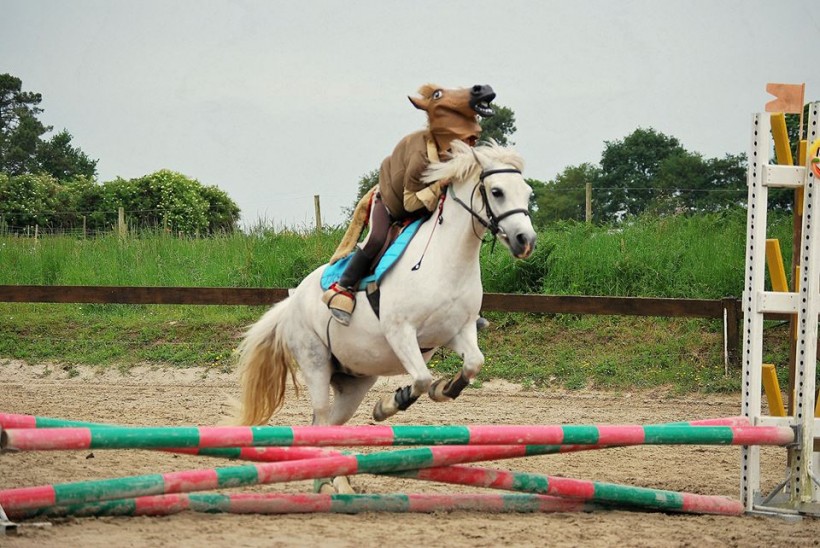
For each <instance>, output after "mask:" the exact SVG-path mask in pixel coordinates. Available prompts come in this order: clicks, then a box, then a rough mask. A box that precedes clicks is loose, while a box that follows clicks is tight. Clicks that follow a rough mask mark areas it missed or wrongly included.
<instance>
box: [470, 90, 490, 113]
mask: <svg viewBox="0 0 820 548" xmlns="http://www.w3.org/2000/svg"><path fill="white" fill-rule="evenodd" d="M493 99H495V92H494V91H493V88H492V87H490V86H486V85H475V86H473V87H472V88H470V108H472V109H473V110H474V111H475V112H476V114H478V115H479V116H482V117H484V118H489V117H490V116H492V115H493V114H494V112H493V109H492V108H490V103H492V102H493Z"/></svg>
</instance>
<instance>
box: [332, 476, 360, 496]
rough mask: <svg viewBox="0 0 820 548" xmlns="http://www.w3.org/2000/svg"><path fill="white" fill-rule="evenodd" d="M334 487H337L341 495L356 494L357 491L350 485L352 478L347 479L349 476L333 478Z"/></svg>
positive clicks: (337, 491)
mask: <svg viewBox="0 0 820 548" xmlns="http://www.w3.org/2000/svg"><path fill="white" fill-rule="evenodd" d="M333 488H334V489H336V493H338V494H340V495H355V494H356V491H355V490H354V489H353V486H352V485H350V480H348V479H347V476H336V477H335V478H333Z"/></svg>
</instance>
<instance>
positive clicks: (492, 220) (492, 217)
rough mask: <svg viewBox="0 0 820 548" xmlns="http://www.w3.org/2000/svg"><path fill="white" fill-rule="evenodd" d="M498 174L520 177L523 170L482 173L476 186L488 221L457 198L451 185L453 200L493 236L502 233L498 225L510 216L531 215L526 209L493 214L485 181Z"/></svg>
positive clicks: (507, 169)
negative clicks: (518, 214) (510, 174)
mask: <svg viewBox="0 0 820 548" xmlns="http://www.w3.org/2000/svg"><path fill="white" fill-rule="evenodd" d="M473 154H474V155H475V151H474V152H473ZM477 159H478V158H477V157H476V160H477ZM497 173H518V174H519V175H521V170H520V169H515V168H512V167H503V168H497V169H487V170H483V171H482V172H481V175H480V176H479V178H478V184H477V185H476V186H477V187H478V189H479V192H480V194H481V201H482V202H483V203H484V209H486V210H487V219H486V220H485V219H484V218H483V217H481V216H480V215H479V214H478V213H476V212H475V211H474V210H473V208H472V207H470V206H469V205H467V204H466V203H464V202H463V201H462V200H461V199H459V197H458V196H456V193H455V191H454V190H453V185H450V196H451V197H452V198H453V200H454V201H455V202H456V203H457V204H458V205H460V206H461V207H463V208H464V209H466V210H467V211H468V212H469V213H470V214H471V215H472V216H473V217H474V218H475V219H476V220H477V221H478V222H479V223H480V224H481V225H482V226H483V227H484V228H486V229H487V230H488V231H490V233H491V234H492V235H493V236H497V235H498V233H499V232H500V231H501V227H500V226H499V225H498V223H499V222H501V221H502V220H504V219H506V218H507V217H509V216H510V215H515V214H516V213H523V214H524V215H526V216H528V217H529V215H530V212H529V210H527V209H525V208H518V209H511V210H509V211H505V212H504V213H502V214H501V215H496V214H495V213H494V212H493V210H492V208H491V207H490V202H489V201H488V200H487V189H486V188H485V186H484V179H486V178H487V177H489V176H490V175H495V174H497ZM473 192H475V189H473Z"/></svg>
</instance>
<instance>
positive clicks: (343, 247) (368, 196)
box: [330, 185, 379, 264]
mask: <svg viewBox="0 0 820 548" xmlns="http://www.w3.org/2000/svg"><path fill="white" fill-rule="evenodd" d="M378 188H379V186H378V185H376V186H374V187H373V188H371V189H370V190H368V191H367V192H365V194H364V196H362V198H361V200H359V203H358V204H356V209H354V210H353V218H352V219H350V224H349V225H347V230H346V231H345V234H344V236H342V241H341V242H339V247H337V248H336V251H335V252H334V253H333V256H332V257H331V258H330V264H333V263H335V262H336V261H338V260H339V259H341V258H342V257H346V256H348V255H349V254H350V252H351V251H353V248H354V247H356V242H358V241H359V237H360V236H361V235H362V232H363V231H364V227H365V226H367V222H368V219H369V218H370V204H371V202H372V199H373V195H374V194H375V193H376V189H378Z"/></svg>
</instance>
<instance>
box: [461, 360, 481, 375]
mask: <svg viewBox="0 0 820 548" xmlns="http://www.w3.org/2000/svg"><path fill="white" fill-rule="evenodd" d="M483 366H484V355H483V354H482V355H479V356H477V357H476V358H475V359H473V360H469V361H468V360H464V364H463V365H462V366H461V370H462V371H463V373H464V376H465V377H467V378H468V379H470V380H472V379H474V378H476V377H477V376H478V372H479V371H481V368H482V367H483Z"/></svg>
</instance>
